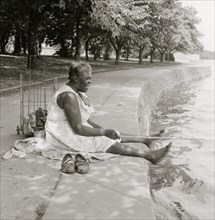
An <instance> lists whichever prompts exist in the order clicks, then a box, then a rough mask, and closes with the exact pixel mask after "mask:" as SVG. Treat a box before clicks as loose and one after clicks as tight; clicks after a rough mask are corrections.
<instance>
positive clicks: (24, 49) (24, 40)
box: [21, 33, 27, 55]
mask: <svg viewBox="0 0 215 220" xmlns="http://www.w3.org/2000/svg"><path fill="white" fill-rule="evenodd" d="M21 45H22V48H23V54H24V55H26V45H27V36H26V34H25V33H22V36H21Z"/></svg>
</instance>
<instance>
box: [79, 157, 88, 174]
mask: <svg viewBox="0 0 215 220" xmlns="http://www.w3.org/2000/svg"><path fill="white" fill-rule="evenodd" d="M89 169H90V164H89V161H88V160H87V159H86V158H85V157H84V156H83V155H81V154H76V155H75V170H76V172H78V173H80V174H84V173H88V171H89Z"/></svg>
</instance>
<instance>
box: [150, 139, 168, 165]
mask: <svg viewBox="0 0 215 220" xmlns="http://www.w3.org/2000/svg"><path fill="white" fill-rule="evenodd" d="M171 146H172V143H171V142H170V143H169V144H168V145H166V146H165V147H163V148H161V149H158V150H154V151H151V152H149V154H148V156H147V159H148V160H149V161H150V162H151V163H152V164H154V165H156V164H158V163H159V162H160V161H161V160H162V159H163V158H164V157H165V156H166V155H167V153H168V152H169V150H170V148H171Z"/></svg>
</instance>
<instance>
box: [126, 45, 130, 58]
mask: <svg viewBox="0 0 215 220" xmlns="http://www.w3.org/2000/svg"><path fill="white" fill-rule="evenodd" d="M129 53H130V50H129V48H128V47H127V49H126V60H127V61H128V59H129Z"/></svg>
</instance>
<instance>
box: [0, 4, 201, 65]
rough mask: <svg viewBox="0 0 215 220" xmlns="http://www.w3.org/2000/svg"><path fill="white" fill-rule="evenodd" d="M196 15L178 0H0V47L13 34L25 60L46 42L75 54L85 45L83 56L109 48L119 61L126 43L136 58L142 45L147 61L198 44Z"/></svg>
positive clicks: (16, 49) (16, 48)
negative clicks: (147, 57)
mask: <svg viewBox="0 0 215 220" xmlns="http://www.w3.org/2000/svg"><path fill="white" fill-rule="evenodd" d="M196 15H197V13H196V11H195V9H194V8H192V7H183V6H182V4H181V3H180V2H179V0H160V1H157V0H22V1H20V0H1V3H0V28H1V32H0V50H1V53H7V45H8V42H9V41H11V40H12V42H13V44H14V51H13V53H14V54H17V55H19V54H24V55H28V66H31V64H32V63H33V61H32V60H31V58H32V57H35V56H36V55H37V54H38V52H39V51H38V46H41V44H42V43H44V42H45V43H46V44H49V45H51V46H53V45H58V46H59V47H60V49H59V51H58V54H59V55H60V56H63V57H72V58H74V59H80V54H81V52H83V48H85V55H86V59H88V52H90V53H93V54H94V59H97V58H98V57H100V56H102V54H103V56H104V57H106V58H108V56H107V54H109V53H110V51H112V49H113V50H114V51H115V55H116V60H115V63H116V64H117V63H118V62H119V58H120V55H121V53H122V50H123V49H124V48H130V49H129V50H130V51H139V52H138V57H139V63H141V60H142V56H143V51H145V53H144V54H148V55H150V57H151V62H153V56H154V54H155V53H159V54H160V61H161V62H162V61H163V57H164V55H166V54H169V53H174V52H175V51H181V52H189V53H195V52H198V51H201V50H202V48H203V47H202V45H201V44H200V41H199V38H200V37H201V34H200V33H199V32H198V30H197V28H196V25H197V24H198V23H199V22H200V21H199V19H198V18H197V16H196ZM111 48H112V49H111ZM127 54H128V53H127Z"/></svg>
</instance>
